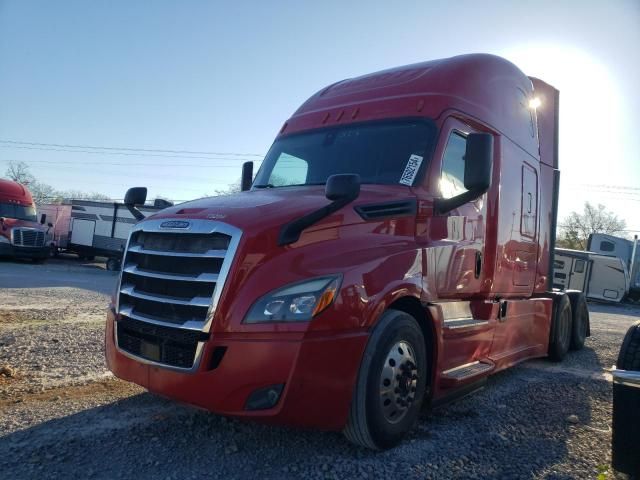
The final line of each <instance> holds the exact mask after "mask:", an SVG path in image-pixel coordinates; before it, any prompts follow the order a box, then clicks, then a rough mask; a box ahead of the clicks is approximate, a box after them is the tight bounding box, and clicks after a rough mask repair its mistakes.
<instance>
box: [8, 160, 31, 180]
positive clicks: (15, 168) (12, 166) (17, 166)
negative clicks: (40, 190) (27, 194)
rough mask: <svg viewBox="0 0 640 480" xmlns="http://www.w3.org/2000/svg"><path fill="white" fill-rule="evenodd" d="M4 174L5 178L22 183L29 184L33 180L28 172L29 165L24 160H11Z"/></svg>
mask: <svg viewBox="0 0 640 480" xmlns="http://www.w3.org/2000/svg"><path fill="white" fill-rule="evenodd" d="M4 174H5V176H6V177H7V178H9V179H11V180H13V181H14V182H18V183H20V184H22V185H31V184H32V183H33V182H34V181H35V178H34V177H33V175H31V172H29V165H27V164H26V163H24V162H17V161H14V160H11V161H10V162H9V166H8V167H7V170H6V171H5V172H4Z"/></svg>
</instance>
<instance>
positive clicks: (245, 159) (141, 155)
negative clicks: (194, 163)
mask: <svg viewBox="0 0 640 480" xmlns="http://www.w3.org/2000/svg"><path fill="white" fill-rule="evenodd" d="M0 148H20V149H25V150H42V151H45V152H68V153H88V154H91V155H125V156H131V157H161V158H198V159H202V160H231V161H238V162H243V161H247V160H249V159H247V158H241V157H240V155H241V154H239V153H228V154H220V155H234V156H236V157H237V158H229V157H203V156H197V155H161V154H159V153H158V154H156V153H127V152H116V151H108V152H107V151H91V150H71V149H68V148H49V147H26V146H22V145H18V146H13V145H0ZM249 155H251V156H253V155H254V154H249ZM259 156H260V157H262V156H261V155H259Z"/></svg>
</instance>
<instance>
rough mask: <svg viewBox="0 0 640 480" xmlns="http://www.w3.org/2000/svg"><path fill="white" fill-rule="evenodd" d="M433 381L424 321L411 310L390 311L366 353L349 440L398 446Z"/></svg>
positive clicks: (374, 446)
mask: <svg viewBox="0 0 640 480" xmlns="http://www.w3.org/2000/svg"><path fill="white" fill-rule="evenodd" d="M427 382H428V378H427V354H426V347H425V341H424V335H423V334H422V330H421V329H420V326H419V325H418V322H417V321H416V320H415V319H414V318H413V317H412V316H411V315H409V314H407V313H405V312H401V311H398V310H388V311H386V312H385V313H384V314H383V315H382V318H381V319H380V321H379V322H378V324H377V325H376V326H375V328H374V329H373V332H372V334H371V337H370V338H369V342H368V344H367V348H366V350H365V353H364V356H363V358H362V363H361V365H360V371H359V373H358V379H357V382H356V385H355V389H354V393H353V398H352V400H351V409H350V411H349V419H348V421H347V426H346V427H345V429H344V434H345V436H346V437H347V439H348V440H349V441H351V442H352V443H354V444H356V445H359V446H362V447H366V448H370V449H373V450H382V449H387V448H391V447H393V446H395V445H397V444H398V443H399V442H400V441H401V440H402V438H403V437H404V435H405V434H406V433H407V432H408V431H409V430H411V428H412V427H413V426H414V424H415V423H416V420H417V419H418V414H419V413H420V408H421V407H422V403H423V400H424V397H425V391H426V385H427Z"/></svg>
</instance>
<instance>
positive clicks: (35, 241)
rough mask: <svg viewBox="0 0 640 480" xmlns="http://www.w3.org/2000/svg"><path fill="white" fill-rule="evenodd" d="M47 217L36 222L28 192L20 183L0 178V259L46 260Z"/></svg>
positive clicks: (42, 217)
mask: <svg viewBox="0 0 640 480" xmlns="http://www.w3.org/2000/svg"><path fill="white" fill-rule="evenodd" d="M45 219H46V216H45V215H43V216H41V219H40V222H38V216H37V214H36V206H35V204H34V203H33V198H32V197H31V192H29V190H28V189H27V188H26V187H25V186H24V185H21V184H20V183H17V182H13V181H11V180H4V179H1V178H0V257H20V258H30V259H32V260H33V261H35V262H41V261H44V260H45V259H46V258H48V257H49V246H48V245H47V244H46V237H47V227H45V226H44V225H43V224H44V222H45Z"/></svg>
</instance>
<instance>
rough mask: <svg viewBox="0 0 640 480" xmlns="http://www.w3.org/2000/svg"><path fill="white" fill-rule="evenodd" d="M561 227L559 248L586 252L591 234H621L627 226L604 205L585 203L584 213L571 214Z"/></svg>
mask: <svg viewBox="0 0 640 480" xmlns="http://www.w3.org/2000/svg"><path fill="white" fill-rule="evenodd" d="M559 226H560V235H559V237H558V246H559V247H564V248H575V249H578V250H585V249H586V248H587V240H588V239H589V235H590V234H592V233H608V234H615V233H621V232H623V231H624V230H625V228H626V227H627V224H626V222H625V221H624V220H623V219H622V218H619V217H618V216H617V215H615V214H614V213H613V212H611V211H609V210H607V208H606V207H605V206H604V205H601V204H598V205H597V206H594V205H592V204H591V203H589V202H585V204H584V210H583V212H582V213H577V212H571V214H570V215H569V216H568V217H566V218H565V219H564V221H563V222H562V223H561V224H560V225H559Z"/></svg>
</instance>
